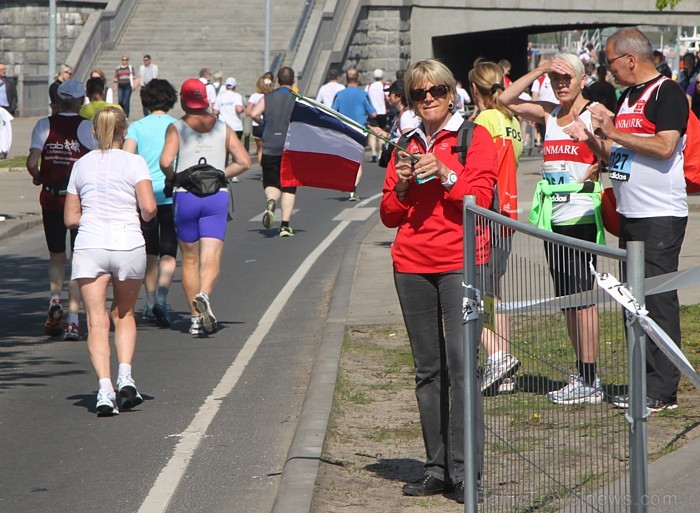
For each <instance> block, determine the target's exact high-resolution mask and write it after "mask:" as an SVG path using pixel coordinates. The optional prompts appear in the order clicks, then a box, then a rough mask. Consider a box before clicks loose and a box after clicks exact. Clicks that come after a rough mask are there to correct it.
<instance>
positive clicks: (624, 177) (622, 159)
mask: <svg viewBox="0 0 700 513" xmlns="http://www.w3.org/2000/svg"><path fill="white" fill-rule="evenodd" d="M633 156H634V152H633V151H632V150H629V149H627V148H623V147H622V146H618V145H615V146H613V148H612V150H611V151H610V163H609V166H608V168H609V169H610V174H609V175H608V176H609V177H610V179H611V180H617V181H618V182H627V181H629V179H630V170H631V168H632V157H633Z"/></svg>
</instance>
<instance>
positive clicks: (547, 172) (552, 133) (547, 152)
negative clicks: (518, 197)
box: [542, 106, 598, 224]
mask: <svg viewBox="0 0 700 513" xmlns="http://www.w3.org/2000/svg"><path fill="white" fill-rule="evenodd" d="M560 110H561V106H558V107H556V108H555V109H554V110H553V111H552V113H551V114H550V115H549V117H548V118H547V126H546V130H545V136H544V162H543V163H542V177H543V178H544V179H545V180H547V181H548V182H549V183H550V185H561V184H569V183H577V182H579V181H581V179H582V178H583V177H584V176H585V174H586V171H587V170H588V167H589V166H590V165H591V164H593V163H595V162H596V161H597V160H598V159H597V158H596V156H595V154H594V153H593V152H592V151H591V149H590V148H589V147H588V145H587V144H586V143H585V142H574V141H573V140H572V139H571V137H569V136H568V135H567V134H565V133H564V128H566V127H567V126H570V125H566V126H563V127H560V126H559V125H558V124H557V115H558V114H559V111H560ZM580 118H581V121H583V122H584V123H585V124H586V127H588V129H589V130H591V131H592V129H591V113H590V112H588V110H585V111H584V112H582V113H581V115H580ZM558 198H560V200H561V201H562V202H561V203H560V202H554V204H553V205H552V224H574V223H575V222H576V220H578V219H581V218H582V217H589V218H590V219H591V222H595V221H594V218H593V216H594V215H595V214H594V211H593V200H592V199H591V197H590V196H589V195H588V194H568V195H558Z"/></svg>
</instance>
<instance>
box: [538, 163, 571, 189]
mask: <svg viewBox="0 0 700 513" xmlns="http://www.w3.org/2000/svg"><path fill="white" fill-rule="evenodd" d="M542 177H543V178H544V179H545V180H547V183H549V185H562V184H565V183H569V182H570V180H569V172H568V171H567V169H566V164H550V163H547V162H545V163H544V164H542Z"/></svg>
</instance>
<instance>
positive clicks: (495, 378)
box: [481, 353, 520, 395]
mask: <svg viewBox="0 0 700 513" xmlns="http://www.w3.org/2000/svg"><path fill="white" fill-rule="evenodd" d="M518 367H520V362H519V361H518V359H517V358H515V357H514V356H511V355H510V354H508V353H503V356H501V358H499V359H498V360H496V359H495V358H487V360H486V369H485V370H484V375H483V377H482V378H481V393H482V394H484V395H493V394H494V393H495V392H496V390H498V387H499V386H500V384H501V382H502V381H503V380H504V379H506V378H510V377H511V376H512V375H513V374H515V372H516V371H517V370H518Z"/></svg>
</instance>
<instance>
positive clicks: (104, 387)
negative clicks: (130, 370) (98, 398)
mask: <svg viewBox="0 0 700 513" xmlns="http://www.w3.org/2000/svg"><path fill="white" fill-rule="evenodd" d="M99 385H100V391H101V392H107V393H109V394H113V393H114V386H112V380H111V379H109V378H100V382H99Z"/></svg>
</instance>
